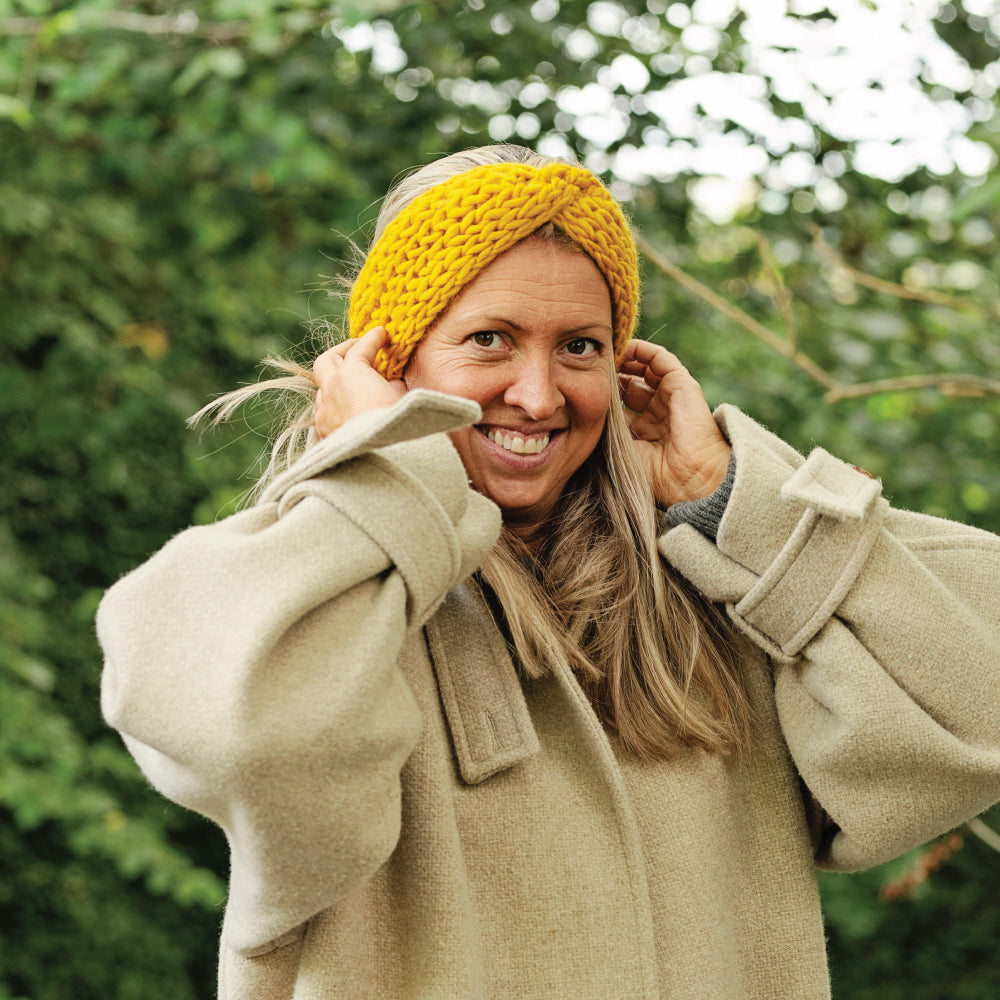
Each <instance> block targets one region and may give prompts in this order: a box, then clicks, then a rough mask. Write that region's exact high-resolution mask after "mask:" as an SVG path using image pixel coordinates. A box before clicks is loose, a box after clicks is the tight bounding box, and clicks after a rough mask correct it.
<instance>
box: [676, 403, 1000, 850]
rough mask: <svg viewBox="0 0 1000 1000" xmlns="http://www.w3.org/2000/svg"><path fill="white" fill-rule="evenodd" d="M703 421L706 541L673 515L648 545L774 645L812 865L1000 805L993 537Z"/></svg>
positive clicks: (756, 429) (847, 470)
mask: <svg viewBox="0 0 1000 1000" xmlns="http://www.w3.org/2000/svg"><path fill="white" fill-rule="evenodd" d="M717 417H718V420H719V426H720V428H721V429H722V430H723V432H724V433H725V435H726V437H727V438H728V440H729V441H730V443H731V444H732V446H733V450H734V454H735V470H736V476H735V482H734V484H733V490H732V495H731V497H730V500H729V503H728V505H727V508H726V512H725V514H724V516H723V518H722V521H721V524H720V526H719V531H718V538H717V544H713V543H712V542H711V541H710V540H709V539H708V538H706V537H705V536H704V535H702V534H700V533H699V532H697V531H695V530H694V528H692V527H690V526H681V527H678V528H675V529H673V530H672V531H670V532H668V533H667V534H666V535H665V536H664V537H663V539H662V540H661V549H662V551H663V553H664V555H665V556H666V557H667V559H668V560H669V561H670V562H671V563H672V564H673V565H674V567H675V568H676V569H678V570H679V571H680V572H681V573H682V574H683V575H684V576H686V577H688V578H689V579H690V580H691V581H692V582H693V583H694V584H695V585H696V586H697V587H698V588H699V589H700V590H702V592H703V593H705V594H706V596H708V597H709V598H711V599H712V600H716V601H720V602H724V603H725V604H726V606H727V609H728V611H729V614H730V616H731V618H732V619H733V621H734V622H735V623H736V625H737V626H738V627H739V628H740V629H741V630H742V631H743V632H745V633H746V634H747V635H749V636H750V637H751V639H753V640H754V642H756V643H757V645H759V646H760V647H761V648H763V649H764V650H765V651H766V652H767V653H768V654H769V655H770V657H771V659H772V662H773V663H774V676H775V698H776V702H777V706H778V712H779V717H780V720H781V725H782V728H783V731H784V733H785V738H786V740H787V742H788V746H789V749H790V751H791V754H792V757H793V759H794V760H795V763H796V766H797V767H798V769H799V771H800V773H801V775H802V777H803V778H804V780H805V782H806V784H807V785H808V787H809V789H810V791H811V792H812V794H813V795H814V796H815V797H816V799H817V800H818V801H819V802H820V803H821V805H822V806H823V808H824V809H825V810H826V812H827V814H828V816H829V817H830V826H829V830H828V836H827V838H826V840H825V841H824V843H823V844H821V845H820V861H821V862H822V863H824V864H826V865H829V866H831V867H835V868H858V867H864V866H866V865H871V864H875V863H878V862H880V861H883V860H885V859H887V858H889V857H893V856H895V855H897V854H900V853H902V852H904V851H905V850H907V849H909V848H911V847H913V846H915V845H916V844H919V843H921V842H923V841H925V840H927V839H929V838H930V837H932V836H934V835H936V834H938V833H940V832H942V831H943V830H946V829H949V828H950V827H953V826H955V825H957V824H959V823H961V822H962V821H964V820H965V819H967V818H969V817H970V816H972V815H975V814H976V813H978V812H980V811H981V810H982V809H984V808H986V807H987V806H989V805H991V804H992V803H993V802H994V801H996V800H997V799H1000V683H998V681H1000V601H998V600H997V594H998V592H1000V538H997V537H996V536H994V535H991V534H988V533H986V532H982V531H978V530H976V529H974V528H968V527H965V526H962V525H958V524H953V523H951V522H948V521H942V520H940V519H937V518H931V517H927V516H923V515H918V514H911V513H908V512H905V511H894V510H892V509H891V508H890V507H889V505H888V504H887V503H886V501H885V500H884V499H882V498H881V486H880V484H879V483H878V482H877V481H875V480H872V479H871V478H870V477H868V476H867V475H866V474H864V473H862V472H860V471H858V470H856V469H854V468H853V467H852V466H849V465H847V464H846V463H843V462H840V461H839V460H838V459H835V458H833V457H832V456H830V455H829V454H827V453H826V452H824V451H822V449H817V450H816V451H814V452H813V453H812V454H811V455H810V456H809V458H808V459H803V458H802V457H801V456H800V455H798V454H797V453H796V452H795V451H794V450H793V449H791V448H789V447H788V446H787V445H785V444H784V443H783V442H781V441H780V440H779V439H777V438H775V437H774V436H773V435H771V434H769V433H768V432H767V431H765V430H764V429H763V428H762V427H760V426H759V425H757V424H755V423H754V422H753V421H752V420H750V419H749V418H748V417H746V416H744V415H743V414H741V413H739V412H738V411H737V410H734V409H732V408H730V407H723V408H721V410H720V412H719V414H717Z"/></svg>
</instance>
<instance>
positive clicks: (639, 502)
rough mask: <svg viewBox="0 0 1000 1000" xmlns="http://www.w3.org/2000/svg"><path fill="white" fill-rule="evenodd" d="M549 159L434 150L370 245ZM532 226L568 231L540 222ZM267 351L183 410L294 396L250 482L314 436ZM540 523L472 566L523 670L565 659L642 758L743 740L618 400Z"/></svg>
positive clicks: (733, 678)
mask: <svg viewBox="0 0 1000 1000" xmlns="http://www.w3.org/2000/svg"><path fill="white" fill-rule="evenodd" d="M553 162H559V161H556V160H554V159H553V158H551V157H547V156H543V155H541V154H538V153H534V152H532V151H531V150H528V149H525V148H523V147H519V146H506V145H500V146H485V147H480V148H478V149H473V150H468V151H466V152H463V153H457V154H454V155H452V156H447V157H444V158H443V159H440V160H437V161H435V162H434V163H431V164H429V165H428V166H425V167H423V168H421V169H419V170H417V171H416V172H415V173H413V174H411V175H409V176H408V177H406V178H404V179H403V180H402V181H401V182H400V183H399V184H398V185H397V186H396V187H395V188H393V190H392V191H390V193H389V195H388V196H387V197H386V199H385V201H384V203H383V205H382V210H381V212H380V214H379V217H378V220H377V222H376V225H375V230H374V235H373V244H374V243H375V242H377V240H378V239H379V237H380V236H381V235H382V233H383V232H384V231H385V228H386V226H388V225H389V223H390V222H391V221H392V219H393V218H394V217H395V216H396V215H397V214H398V213H399V212H400V211H401V210H402V209H403V208H404V207H405V206H406V205H407V204H409V203H410V202H411V201H412V200H413V199H415V198H417V197H419V196H420V195H421V194H422V193H423V192H426V191H428V190H430V188H432V187H435V186H437V185H438V184H441V183H442V182H443V181H446V180H448V179H449V178H451V177H454V176H455V175H457V174H460V173H463V172H465V171H467V170H470V169H473V168H475V167H478V166H482V165H484V164H492V163H524V164H528V165H532V166H538V167H544V166H546V165H548V164H551V163H553ZM534 235H536V236H540V237H542V238H548V239H555V240H558V241H559V242H560V243H561V244H563V245H566V243H567V238H566V236H565V234H564V233H562V232H561V231H560V230H559V228H558V226H553V225H551V224H549V225H547V226H545V227H543V228H542V229H540V230H539V231H537V232H536V233H535V234H534ZM569 242H570V243H572V241H569ZM576 249H580V248H579V247H576ZM581 252H582V251H581ZM270 363H271V364H272V365H275V366H277V367H279V368H280V369H282V370H283V371H284V372H285V373H286V375H285V377H283V378H278V379H272V380H270V381H266V382H261V383H258V384H257V385H254V386H250V387H246V388H243V389H238V390H236V391H235V392H232V393H228V394H226V395H225V396H223V397H221V398H220V399H218V400H216V401H214V402H213V403H211V404H209V405H208V406H207V407H205V408H203V409H202V410H201V411H199V413H198V414H196V415H195V417H194V418H192V419H193V420H195V419H199V418H200V417H202V416H204V415H207V414H212V415H213V419H214V420H215V421H221V420H225V419H226V418H227V417H229V416H230V415H231V414H232V413H233V411H234V410H236V409H237V408H238V407H239V406H240V405H242V404H243V403H244V402H246V401H247V400H248V399H250V398H252V397H256V396H257V395H258V394H259V393H261V392H267V391H269V390H279V391H280V392H281V393H282V394H284V395H285V396H286V397H288V398H289V399H290V400H291V402H292V410H291V411H290V416H289V417H288V419H287V420H286V425H285V427H284V428H283V430H282V431H281V432H280V433H279V434H278V435H277V437H276V439H275V442H274V445H273V448H272V452H271V460H270V462H269V464H268V467H267V469H266V470H265V472H264V475H263V476H262V478H261V480H260V482H259V483H258V484H257V490H260V489H262V488H263V486H264V485H266V483H267V482H268V481H270V479H271V478H273V476H274V475H276V474H277V473H278V472H279V471H281V469H283V468H285V467H286V466H288V465H290V464H291V463H292V462H294V460H295V459H296V458H297V457H298V455H299V454H301V452H302V451H303V450H305V449H306V448H308V446H309V445H310V444H311V443H312V442H313V441H314V439H315V431H314V430H313V426H312V423H313V408H314V400H315V384H314V383H313V381H312V378H311V373H310V372H308V371H307V370H306V369H304V368H301V367H300V366H297V365H294V364H292V363H289V362H286V361H283V360H280V359H270ZM296 404H297V405H296ZM546 527H547V530H546V533H545V535H546V541H545V543H544V545H543V547H542V548H541V549H540V550H539V551H538V552H534V553H532V552H529V551H528V550H527V549H526V547H525V546H524V544H523V543H522V542H521V541H520V540H519V539H518V538H517V537H516V536H515V535H514V534H513V533H512V532H510V531H509V530H508V529H507V528H504V529H503V532H502V534H501V537H500V539H499V541H498V542H497V544H496V545H495V546H494V548H493V550H492V552H491V553H490V555H489V556H488V557H487V559H486V561H485V562H484V564H483V566H482V567H481V569H480V572H479V573H478V574H477V579H478V580H479V583H480V585H481V586H482V587H483V589H484V592H485V593H486V595H487V597H488V598H492V597H493V595H495V598H496V600H495V601H493V600H491V602H490V603H491V604H492V605H493V606H494V609H495V613H496V614H497V617H498V618H499V619H500V620H499V624H500V625H501V627H502V628H503V629H504V631H505V633H506V635H507V637H508V641H509V643H510V645H511V648H512V654H513V655H514V657H515V659H516V661H517V663H518V665H519V668H520V669H521V671H522V672H523V673H524V674H525V675H526V676H528V677H539V676H542V675H543V674H545V673H546V672H547V671H548V670H550V669H551V664H552V663H553V662H555V661H561V662H564V663H566V664H568V665H569V667H570V668H571V669H572V670H573V671H574V673H575V674H576V676H577V677H578V678H579V680H580V683H581V685H582V687H583V688H584V690H585V691H586V693H587V695H588V697H589V698H590V701H591V703H592V705H593V707H594V710H595V712H596V713H597V715H598V717H599V718H600V719H601V721H602V722H603V723H604V725H605V726H606V727H607V728H608V729H609V730H610V731H611V732H613V733H615V734H617V737H618V739H619V740H620V741H621V742H622V744H624V746H626V747H627V748H629V749H630V750H632V751H633V752H635V753H637V754H639V755H641V756H644V757H648V758H669V757H672V756H674V755H676V754H677V753H678V752H680V751H681V750H683V749H684V748H686V747H700V748H702V749H704V750H706V751H709V752H713V753H720V752H721V753H727V752H729V753H734V752H736V751H738V750H739V749H740V748H741V747H744V746H745V745H746V742H747V739H748V734H749V728H750V712H749V707H748V701H747V698H746V694H745V691H744V689H743V687H742V684H741V682H740V677H739V673H738V664H737V658H736V651H737V645H738V640H737V638H736V635H735V632H734V630H733V629H732V627H731V625H730V624H729V622H728V620H727V619H726V618H725V617H724V615H723V614H722V613H721V612H720V610H719V609H717V608H716V607H714V606H713V605H711V604H710V603H709V602H707V601H706V600H705V599H704V598H702V597H701V596H700V595H699V594H698V593H697V592H696V591H694V590H693V589H692V588H691V587H690V586H689V585H688V584H687V583H686V582H685V581H684V580H683V579H681V578H680V577H678V576H677V575H676V574H675V573H674V572H673V571H672V570H671V569H670V567H669V566H667V565H666V564H665V563H664V562H663V561H662V559H661V558H660V556H659V554H658V552H657V548H656V540H657V534H658V531H657V520H656V507H655V503H654V500H653V496H652V491H651V487H650V484H649V482H648V480H647V476H646V474H645V471H644V469H643V468H642V466H641V465H640V462H639V459H638V456H637V454H636V451H635V449H634V447H633V443H632V436H631V432H630V430H629V428H628V424H627V422H626V419H625V416H624V412H623V410H622V408H621V407H620V406H619V405H616V404H613V405H612V406H611V408H610V411H609V414H608V419H607V422H606V425H605V429H604V432H603V434H602V436H601V439H600V443H599V444H598V446H597V448H595V450H594V453H593V454H592V455H591V456H590V457H589V458H588V459H587V461H586V462H585V463H584V464H583V466H582V467H581V468H580V469H579V470H577V472H576V473H575V474H574V476H573V477H572V478H571V480H570V482H569V483H568V484H567V487H566V489H565V491H564V495H563V500H562V502H561V504H560V508H559V510H558V511H557V512H556V513H555V515H554V516H553V518H552V520H551V523H550V524H549V525H547V526H546ZM497 605H499V606H498V607H497Z"/></svg>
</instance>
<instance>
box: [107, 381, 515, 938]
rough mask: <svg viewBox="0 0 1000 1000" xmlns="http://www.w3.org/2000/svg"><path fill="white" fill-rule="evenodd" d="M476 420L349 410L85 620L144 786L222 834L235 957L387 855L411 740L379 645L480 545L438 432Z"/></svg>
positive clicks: (441, 406)
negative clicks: (277, 475) (271, 480)
mask: <svg viewBox="0 0 1000 1000" xmlns="http://www.w3.org/2000/svg"><path fill="white" fill-rule="evenodd" d="M477 418H478V407H476V406H475V404H471V403H469V402H467V401H465V400H457V399H454V398H453V397H448V396H444V395H442V394H438V393H429V392H426V391H417V392H414V393H410V394H408V395H407V396H406V397H404V399H403V400H402V401H401V402H400V403H397V404H396V405H395V406H394V407H392V408H391V409H386V410H378V411H374V412H372V413H369V414H364V415H362V416H360V417H357V418H355V419H354V420H352V421H350V422H349V423H348V424H345V425H344V426H343V427H342V428H340V429H339V430H338V431H337V432H336V433H335V434H333V435H331V436H330V437H328V438H327V439H325V440H324V441H323V442H321V443H320V444H319V445H317V446H315V447H314V448H312V449H310V451H309V452H307V453H306V455H305V456H303V458H302V459H301V460H300V462H299V463H297V464H296V466H294V467H293V468H292V469H291V470H290V471H289V472H288V473H286V474H285V475H284V476H283V477H282V478H281V479H280V480H278V481H277V482H276V483H275V484H274V485H273V486H272V488H271V489H270V490H269V491H268V493H267V494H266V496H265V499H264V501H263V502H262V503H261V504H259V505H258V506H256V507H254V508H252V509H249V510H246V511H244V512H242V513H240V514H237V515H235V516H233V517H230V518H228V519H226V520H224V521H221V522H218V523H216V524H212V525H208V526H202V527H194V528H190V529H188V530H187V531H184V532H182V533H181V534H180V535H178V536H177V537H175V538H174V539H173V540H172V541H170V542H169V543H168V544H167V545H166V546H165V547H164V548H163V549H162V550H161V551H160V552H159V553H157V554H156V555H155V556H153V558H152V559H150V560H149V561H148V562H147V563H146V564H144V565H143V566H141V567H139V568H138V569H136V570H135V571H133V572H132V573H131V574H129V575H128V576H126V577H124V578H123V579H121V580H120V581H119V582H118V583H117V584H115V586H113V587H112V588H111V589H110V590H109V591H108V593H107V594H106V595H105V597H104V600H103V602H102V604H101V606H100V609H99V612H98V619H97V624H98V635H99V638H100V641H101V644H102V647H103V649H104V653H105V669H104V674H103V678H102V691H101V699H102V709H103V711H104V714H105V717H106V719H107V721H108V722H109V723H110V724H111V725H112V726H114V727H115V728H117V729H118V730H119V731H120V732H121V733H122V735H123V737H124V739H125V742H126V744H127V746H128V748H129V750H130V751H131V752H132V754H133V756H134V757H135V758H136V760H137V761H138V763H139V765H140V767H141V768H142V769H143V771H144V773H145V774H146V776H147V777H148V778H149V780H150V781H151V782H152V784H153V785H154V786H155V787H156V788H157V789H158V790H159V791H160V792H162V793H163V794H164V795H166V796H167V797H169V798H171V799H173V800H175V801H177V802H179V803H180V804H182V805H184V806H186V807H188V808H190V809H193V810H196V811H198V812H200V813H202V814H204V815H205V816H207V817H209V818H210V819H212V820H213V821H215V822H216V823H218V824H219V825H220V826H221V827H222V829H223V830H224V832H225V834H226V837H227V839H228V842H229V846H230V852H231V876H230V895H229V903H228V906H227V911H226V921H225V936H226V938H227V941H228V943H229V944H230V945H231V946H232V947H235V948H237V949H238V950H240V951H242V952H243V953H244V954H255V953H260V952H262V951H266V950H269V948H271V947H274V946H275V945H277V944H280V943H281V942H282V940H283V939H287V938H288V936H289V935H290V934H294V933H295V931H296V928H297V927H298V926H300V925H301V924H302V923H303V921H305V920H307V919H308V918H309V917H310V916H312V915H314V914H315V913H317V912H319V911H320V910H322V909H325V908H327V907H329V906H330V905H332V904H333V903H335V902H336V901H337V899H338V898H340V897H341V896H342V895H343V894H345V893H347V892H349V891H350V890H351V889H352V888H354V887H355V886H356V885H358V884H359V883H360V882H361V881H363V880H364V879H365V878H367V877H368V876H369V875H370V874H371V873H372V872H373V871H374V870H375V869H376V868H378V866H379V865H381V864H382V863H383V862H384V861H385V859H386V858H387V857H388V855H389V854H390V853H391V851H392V850H393V848H394V846H395V843H396V840H397V839H398V835H399V826H400V783H399V772H400V769H401V767H402V765H403V763H404V762H405V760H406V758H407V757H408V756H409V754H410V752H411V751H412V749H413V748H414V746H415V744H416V741H417V739H418V737H419V734H420V729H421V720H420V715H419V712H418V709H417V706H416V703H415V701H414V698H413V696H412V694H411V692H410V690H409V688H408V686H407V684H406V681H405V680H404V678H403V676H402V674H401V671H400V668H399V666H398V657H399V652H400V649H401V647H402V645H403V643H404V641H405V640H406V638H407V637H408V636H413V635H417V634H418V632H419V629H420V627H421V626H422V624H423V623H424V621H425V620H426V619H427V618H428V616H429V615H430V614H431V612H432V611H433V609H434V608H435V607H436V605H437V604H438V603H439V602H440V600H441V599H442V598H443V597H444V595H445V594H446V593H447V591H448V590H449V589H450V588H452V587H453V586H455V585H456V584H457V583H459V582H460V581H461V580H462V579H464V578H465V577H466V576H467V575H468V574H469V573H470V572H471V571H472V570H473V569H474V568H475V566H476V565H477V564H478V562H479V561H480V560H481V559H482V558H483V557H484V556H485V554H486V553H487V552H488V551H489V549H490V547H491V546H492V544H493V543H494V541H495V539H496V537H497V534H498V531H499V511H498V510H497V509H496V507H495V506H494V505H493V504H491V503H490V502H489V501H487V500H485V499H484V498H482V497H480V496H479V495H478V494H475V493H473V492H472V491H471V490H470V489H469V487H468V484H467V481H466V476H465V472H464V469H463V467H462V464H461V460H460V459H459V457H458V454H457V453H456V452H455V450H454V448H453V447H452V446H451V444H450V442H449V441H448V439H447V437H446V436H445V435H444V434H443V433H440V432H441V431H443V430H446V429H449V428H450V427H455V426H461V425H462V424H465V423H468V422H471V421H472V420H474V419H477Z"/></svg>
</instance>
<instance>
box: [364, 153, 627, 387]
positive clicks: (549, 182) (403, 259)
mask: <svg viewBox="0 0 1000 1000" xmlns="http://www.w3.org/2000/svg"><path fill="white" fill-rule="evenodd" d="M549 222H551V223H554V224H555V225H556V226H557V227H558V228H559V229H561V230H562V231H563V232H564V233H566V235H567V236H569V237H570V239H572V240H573V241H574V242H575V243H577V244H579V246H580V247H581V248H582V249H583V250H584V251H585V252H586V253H587V254H588V256H589V257H590V258H591V259H592V260H593V261H594V263H595V264H596V265H597V266H598V268H600V270H601V273H602V274H603V275H604V279H605V281H607V283H608V288H609V290H610V292H611V302H612V306H613V312H614V349H615V362H616V363H617V362H618V361H620V360H621V356H622V354H623V352H624V350H625V345H626V344H627V343H628V340H629V338H630V337H631V336H632V329H633V327H634V326H635V318H636V311H637V306H638V300H639V275H638V268H637V265H636V252H635V243H634V242H633V240H632V235H631V233H630V232H629V228H628V224H627V223H626V221H625V217H624V215H623V214H622V210H621V208H619V206H618V203H617V202H616V201H615V200H614V198H612V197H611V195H610V194H609V193H608V191H607V189H606V188H605V187H604V185H603V184H601V182H600V181H599V180H598V179H597V178H596V177H595V176H594V175H593V174H592V173H590V171H588V170H584V169H583V168H582V167H576V166H573V165H571V164H568V163H550V164H547V165H546V166H544V167H533V166H529V165H527V164H523V163H496V164H489V165H487V166H482V167H475V168H473V169H472V170H468V171H466V172H465V173H462V174H459V175H458V176H456V177H453V178H451V179H450V180H448V181H445V182H444V183H443V184H438V185H437V186H436V187H433V188H431V190H429V191H426V192H424V194H422V195H420V196H419V197H417V198H415V199H414V200H413V201H412V202H411V203H410V204H409V205H407V206H406V208H404V209H403V210H402V211H401V212H400V213H399V215H397V216H396V217H395V218H394V219H393V220H392V221H391V222H390V223H389V225H388V226H387V227H386V229H385V232H384V233H383V234H382V236H381V237H380V238H379V240H378V242H377V243H376V244H375V246H374V247H372V250H371V252H370V253H369V255H368V259H367V261H366V262H365V266H364V267H363V268H362V269H361V274H360V275H359V276H358V280H357V281H356V282H355V285H354V289H353V291H352V292H351V306H350V316H349V318H350V331H351V336H352V337H360V336H361V335H362V334H363V333H365V332H366V331H367V330H370V329H372V327H376V326H383V327H385V329H386V331H387V333H388V335H389V337H388V341H387V343H386V345H385V347H383V349H382V350H381V351H380V352H379V354H378V357H377V358H376V361H375V368H376V370H377V371H379V372H380V373H381V374H382V375H384V376H385V377H386V378H388V379H395V378H399V377H400V376H401V375H402V373H403V369H404V368H405V367H406V362H407V361H408V360H409V357H410V355H411V354H412V353H413V350H414V348H415V347H416V346H417V343H418V342H419V341H420V338H421V337H423V335H424V334H425V333H426V332H427V330H428V329H429V328H430V326H431V324H432V323H433V322H434V320H435V319H437V317H438V316H440V315H441V313H443V312H444V311H445V309H447V308H448V306H449V305H450V303H451V301H452V300H453V299H454V298H455V296H456V295H458V293H459V292H460V291H461V290H462V289H463V288H464V287H465V286H466V285H467V284H468V283H469V282H470V281H472V279H473V278H475V277H476V275H477V274H479V273H480V271H482V270H483V268H485V267H486V266H487V265H488V264H489V263H491V262H492V261H493V260H495V259H496V258H497V257H499V256H500V254H502V253H503V252H504V251H505V250H509V249H510V248H511V247H512V246H514V244H515V243H517V242H519V241H520V240H523V239H524V238H525V237H527V236H530V235H531V234H532V233H534V232H535V231H536V230H538V229H540V228H541V227H542V226H544V225H546V224H547V223H549Z"/></svg>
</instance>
